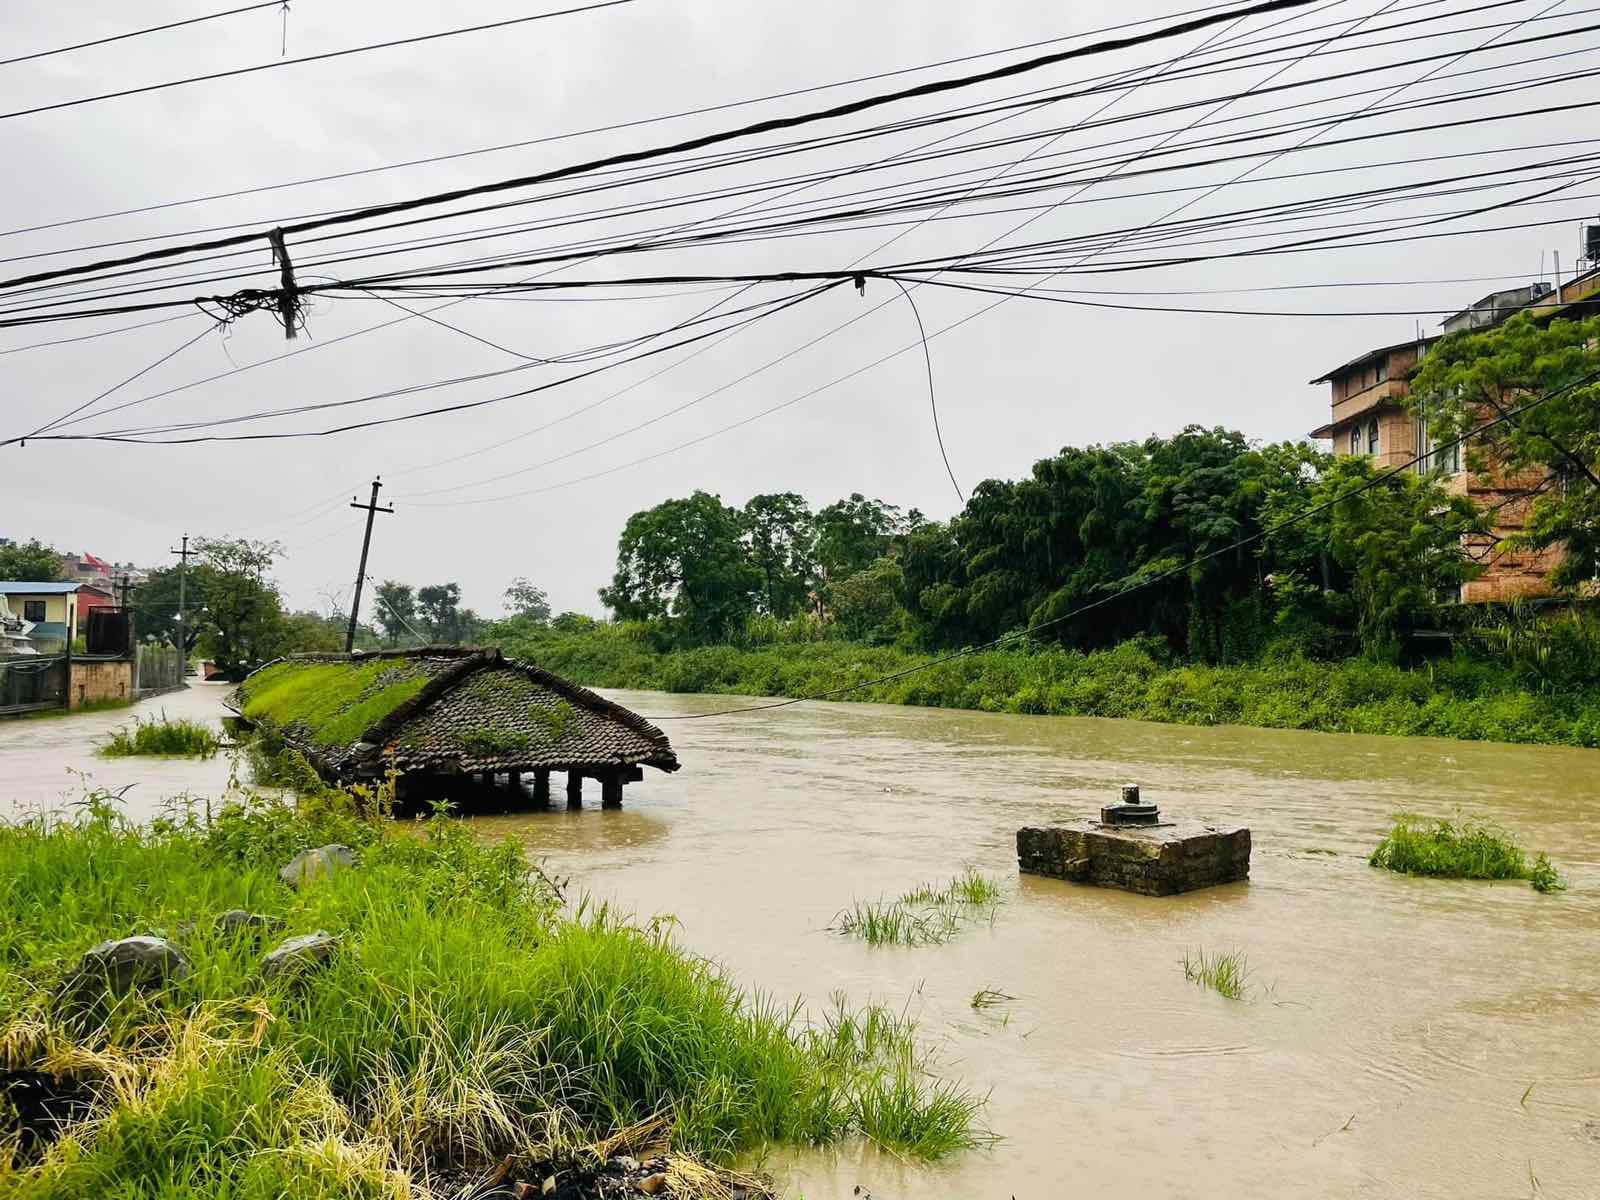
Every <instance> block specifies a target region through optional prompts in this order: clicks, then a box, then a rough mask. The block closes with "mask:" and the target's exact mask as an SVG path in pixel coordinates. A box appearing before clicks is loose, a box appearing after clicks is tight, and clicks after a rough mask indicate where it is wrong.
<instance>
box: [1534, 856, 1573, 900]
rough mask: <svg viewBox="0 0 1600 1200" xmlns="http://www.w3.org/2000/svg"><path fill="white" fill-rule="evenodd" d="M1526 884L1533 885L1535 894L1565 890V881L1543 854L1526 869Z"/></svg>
mask: <svg viewBox="0 0 1600 1200" xmlns="http://www.w3.org/2000/svg"><path fill="white" fill-rule="evenodd" d="M1528 882H1529V883H1531V884H1532V885H1533V890H1534V891H1536V892H1564V891H1566V890H1567V881H1566V880H1565V879H1563V878H1562V877H1561V875H1560V873H1559V872H1558V871H1557V870H1556V869H1555V867H1553V866H1551V865H1550V856H1549V855H1547V854H1545V853H1543V852H1542V851H1541V852H1540V854H1539V857H1538V858H1536V859H1534V860H1533V866H1532V867H1530V868H1529V869H1528Z"/></svg>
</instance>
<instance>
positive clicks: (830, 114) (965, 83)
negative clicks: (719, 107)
mask: <svg viewBox="0 0 1600 1200" xmlns="http://www.w3.org/2000/svg"><path fill="white" fill-rule="evenodd" d="M632 2H633V0H606V4H605V5H595V6H591V7H604V6H609V5H612V4H621V3H632ZM1314 2H1315V0H1259V2H1258V3H1256V4H1253V5H1250V6H1248V7H1246V8H1242V9H1236V10H1230V11H1226V12H1223V13H1213V14H1210V15H1205V16H1200V17H1195V18H1192V19H1190V20H1188V21H1183V22H1179V23H1178V24H1175V25H1169V26H1166V27H1165V28H1162V29H1157V30H1153V31H1151V32H1149V33H1144V34H1137V35H1132V36H1128V37H1120V38H1109V39H1105V40H1102V41H1098V42H1093V43H1091V44H1089V45H1087V46H1081V47H1075V48H1073V49H1068V50H1060V51H1056V52H1054V53H1052V54H1045V55H1040V56H1037V57H1035V58H1031V59H1026V60H1024V61H1022V62H1017V63H1009V64H1007V65H1005V66H1002V67H994V68H991V69H990V70H987V71H981V72H978V73H976V74H971V75H964V76H958V77H956V78H952V79H941V80H933V81H931V82H928V83H923V84H917V85H915V86H913V87H908V88H901V89H899V90H897V91H893V92H885V93H880V94H878V95H876V96H867V97H863V98H861V99H858V100H852V101H848V102H846V103H843V104H837V105H833V106H831V107H829V108H824V109H818V110H813V111H811V112H807V113H798V114H795V115H792V116H787V117H771V118H768V119H767V120H765V121H756V122H752V123H750V124H747V125H743V126H739V127H737V128H734V129H725V130H720V131H718V132H715V133H708V134H702V135H701V136H699V137H693V138H688V139H685V140H683V141H679V142H675V143H671V144H668V145H664V146H654V147H648V148H645V149H641V150H630V151H624V152H621V153H618V154H611V155H606V156H603V157H601V158H597V159H591V160H588V161H586V162H580V163H572V164H568V165H567V166H564V167H557V168H555V169H553V170H548V171H541V172H538V173H535V174H532V175H522V176H517V177H514V178H511V179H502V180H497V181H494V182H491V183H482V184H476V185H473V186H471V187H465V188H454V189H451V190H450V191H445V192H435V193H433V194H431V195H426V196H418V197H414V198H412V199H410V200H399V201H394V202H391V203H388V204H379V205H372V206H369V207H366V208H360V209H353V210H351V211H349V212H344V213H339V214H335V215H332V216H326V217H320V218H316V219H313V220H308V221H298V222H291V223H286V224H284V225H282V226H281V227H280V231H281V233H282V234H283V235H285V236H288V235H297V234H301V233H307V232H310V231H312V230H316V229H324V228H328V227H330V226H336V225H346V224H351V223H353V222H356V221H361V220H368V219H370V218H372V217H378V216H388V215H391V214H394V213H402V212H412V211H415V210H417V209H420V208H430V207H436V206H438V205H440V204H447V203H451V202H453V201H456V200H463V199H468V198H470V197H473V196H483V195H491V194H494V193H497V192H504V191H511V190H514V189H519V188H527V187H532V186H534V185H535V184H540V183H550V182H554V181H555V180H558V179H565V178H569V177H571V176H574V175H580V174H584V173H587V172H592V171H595V170H597V169H599V168H601V167H612V166H622V165H625V164H629V163H635V162H646V161H649V160H651V159H656V158H664V157H667V156H670V155H674V154H682V153H685V152H687V151H690V150H698V149H703V148H704V147H707V146H714V145H720V144H721V143H724V142H729V141H734V140H736V139H739V138H745V137H754V136H758V135H760V134H764V133H772V132H776V131H778V130H781V129H793V128H798V127H800V126H804V125H810V124H815V123H817V122H819V121H829V120H835V119H837V118H839V117H844V116H853V115H855V114H857V113H861V112H866V111H869V110H871V109H875V108H880V107H883V106H886V105H889V104H896V103H899V102H901V101H904V100H910V99H915V98H919V97H922V96H930V95H937V94H941V93H943V92H948V91H956V90H959V89H962V88H969V87H975V86H977V85H979V84H983V83H990V82H994V81H996V80H1000V79H1007V78H1011V77H1012V76H1016V75H1022V74H1027V73H1029V72H1033V71H1038V70H1042V69H1043V68H1045V67H1050V66H1056V65H1058V64H1060V63H1063V62H1068V61H1070V60H1073V59H1077V58H1084V57H1089V56H1092V55H1098V54H1106V53H1110V52H1112V51H1116V50H1123V49H1127V48H1129V47H1133V46H1140V45H1145V44H1148V43H1150V42H1155V41H1162V40H1165V39H1167V38H1172V37H1177V36H1181V35H1182V34H1185V33H1191V32H1193V31H1195V30H1198V29H1205V28H1208V27H1209V26H1211V25H1215V24H1218V23H1220V22H1223V21H1227V20H1239V19H1241V18H1243V17H1249V16H1256V15H1260V14H1264V13H1269V12H1277V11H1280V10H1283V9H1289V8H1303V7H1305V6H1306V5H1308V4H1312V3H1314ZM564 11H582V10H564ZM546 15H558V14H546ZM523 19H531V18H523ZM269 65H274V66H275V65H278V64H269ZM252 69H261V68H252ZM6 115H8V114H0V119H3V118H4V117H5V116H6ZM12 115H14V114H12ZM266 236H267V235H266V234H265V233H246V234H235V235H232V236H230V237H225V238H213V239H211V240H209V241H204V242H196V243H192V244H190V245H186V246H169V247H165V248H163V249H159V250H150V251H146V252H145V253H143V254H138V255H129V256H125V257H122V258H118V259H110V260H104V261H102V262H98V263H88V264H85V265H82V266H78V267H67V268H60V269H57V270H54V271H46V272H39V273H37V274H34V275H28V276H21V277H18V278H13V279H7V280H0V288H11V287H16V286H19V285H21V284H24V283H38V282H43V281H45V280H48V279H59V278H65V277H67V276H71V275H81V274H86V273H89V272H92V271H99V270H104V269H106V268H108V267H112V266H126V265H131V264H133V263H138V262H148V261H151V260H153V259H158V258H173V257H177V256H179V255H183V254H189V253H194V252H196V251H200V250H220V249H227V248H229V247H233V246H242V245H247V244H250V243H252V242H258V241H261V240H263V239H264V238H265V237H266Z"/></svg>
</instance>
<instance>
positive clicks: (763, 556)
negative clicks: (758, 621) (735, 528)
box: [744, 492, 817, 617]
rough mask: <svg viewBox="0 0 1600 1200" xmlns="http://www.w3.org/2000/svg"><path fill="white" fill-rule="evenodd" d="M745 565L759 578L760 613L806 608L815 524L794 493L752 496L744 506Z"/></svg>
mask: <svg viewBox="0 0 1600 1200" xmlns="http://www.w3.org/2000/svg"><path fill="white" fill-rule="evenodd" d="M744 522H745V531H746V533H745V536H746V538H747V539H748V542H749V546H750V565H751V566H753V567H755V569H756V570H757V571H758V572H760V574H761V592H760V597H759V603H760V607H761V611H762V612H765V613H767V614H769V615H771V616H774V617H792V616H793V615H794V614H795V613H797V612H799V611H800V610H801V609H802V608H804V607H805V605H806V598H807V596H808V595H809V594H810V592H811V587H812V583H813V581H814V580H815V579H816V575H817V525H816V521H815V519H814V518H813V517H812V515H811V509H810V507H809V506H808V505H807V504H806V502H805V500H804V498H802V497H801V496H798V495H796V494H795V493H794V492H774V493H770V494H767V495H761V496H752V497H751V498H750V503H748V504H746V505H745V506H744Z"/></svg>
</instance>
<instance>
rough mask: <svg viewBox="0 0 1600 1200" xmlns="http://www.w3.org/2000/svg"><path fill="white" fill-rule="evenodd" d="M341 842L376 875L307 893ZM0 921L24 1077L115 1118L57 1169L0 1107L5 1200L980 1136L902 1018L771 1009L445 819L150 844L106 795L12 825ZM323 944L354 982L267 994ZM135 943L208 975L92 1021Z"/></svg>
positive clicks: (171, 1192) (234, 825) (1, 991)
mask: <svg viewBox="0 0 1600 1200" xmlns="http://www.w3.org/2000/svg"><path fill="white" fill-rule="evenodd" d="M333 841H338V842H343V843H347V844H349V845H351V846H353V847H354V848H355V849H356V851H357V854H358V856H359V860H360V861H359V865H358V866H356V867H355V868H352V869H348V870H345V871H342V872H339V873H336V874H335V875H333V876H332V877H331V878H325V879H322V880H320V881H317V882H315V883H313V884H311V885H309V886H306V887H304V888H302V889H300V890H295V889H293V888H291V887H289V886H288V885H286V884H284V883H283V882H281V881H280V879H279V877H278V869H279V867H280V866H281V865H283V864H284V863H285V862H286V861H287V860H288V859H289V858H290V857H291V856H292V855H293V854H295V853H296V852H297V851H299V850H301V849H304V848H306V847H309V846H315V845H320V844H324V843H328V842H333ZM232 909H245V910H249V911H251V912H255V913H260V914H265V915H266V916H268V917H271V918H275V919H277V920H278V921H281V922H282V924H281V927H280V928H279V929H277V930H276V931H274V932H272V933H270V934H267V935H265V937H264V938H261V939H260V940H259V941H258V940H257V936H256V934H255V933H254V931H252V930H249V929H238V930H235V931H233V932H228V931H226V930H225V928H224V927H223V926H222V925H220V924H219V923H218V921H217V918H218V917H219V915H220V914H222V913H224V912H225V911H228V910H232ZM0 911H4V912H5V914H6V920H5V921H4V922H0V1081H3V1080H4V1079H6V1078H7V1077H8V1076H7V1073H8V1072H10V1073H15V1072H18V1071H23V1072H45V1073H47V1074H50V1075H54V1076H59V1077H60V1078H61V1079H63V1080H66V1081H73V1082H72V1086H76V1087H80V1088H88V1089H90V1092H91V1094H92V1095H93V1097H94V1109H93V1111H92V1113H91V1114H90V1116H89V1117H88V1119H86V1120H83V1121H81V1122H79V1123H76V1124H72V1125H69V1126H68V1127H67V1129H66V1131H65V1133H64V1134H63V1136H61V1137H60V1138H59V1140H56V1141H54V1143H53V1144H51V1145H50V1146H49V1147H48V1149H47V1150H45V1151H44V1153H43V1157H42V1158H41V1157H39V1154H38V1151H37V1148H35V1149H34V1151H33V1152H32V1153H31V1154H30V1155H29V1156H28V1158H27V1159H26V1160H23V1159H20V1158H18V1157H17V1155H18V1143H17V1140H16V1135H15V1122H14V1118H13V1119H12V1120H10V1121H8V1120H7V1118H6V1116H5V1114H4V1112H3V1111H0V1196H4V1197H6V1198H7V1200H13V1198H15V1200H43V1198H47V1197H48V1198H56V1197H60V1198H62V1200H66V1198H68V1197H72V1198H74V1200H75V1198H77V1197H82V1196H119V1197H129V1198H148V1200H157V1198H160V1200H169V1198H171V1200H178V1198H190V1197H195V1198H198V1197H207V1198H216V1200H220V1198H222V1197H226V1198H228V1200H268V1198H269V1197H270V1198H272V1200H277V1198H278V1197H281V1196H294V1197H296V1200H305V1198H317V1197H376V1196H394V1197H398V1196H411V1195H424V1194H427V1189H428V1188H429V1187H430V1186H433V1187H437V1186H440V1184H441V1181H443V1180H452V1181H454V1182H455V1183H459V1182H460V1181H461V1180H462V1179H463V1178H470V1177H473V1176H474V1175H475V1174H477V1173H479V1172H485V1171H487V1169H488V1168H490V1167H491V1166H493V1165H494V1164H495V1163H496V1162H498V1161H500V1156H502V1155H507V1154H513V1155H522V1156H537V1155H544V1156H546V1161H555V1160H557V1159H560V1158H561V1156H563V1155H567V1156H572V1155H581V1153H582V1151H580V1150H578V1149H577V1148H579V1147H582V1146H586V1145H591V1144H593V1143H594V1142H595V1141H596V1140H597V1139H602V1138H606V1137H609V1136H611V1135H613V1134H616V1133H618V1132H619V1131H625V1130H627V1129H629V1128H630V1127H634V1126H639V1125H640V1123H642V1122H643V1123H652V1122H653V1123H654V1127H655V1129H656V1130H657V1131H658V1135H660V1136H667V1137H670V1142H671V1145H672V1147H673V1148H674V1149H675V1151H677V1152H679V1153H687V1154H690V1155H698V1156H701V1157H702V1158H704V1159H708V1160H711V1161H714V1162H727V1161H730V1160H731V1159H733V1158H734V1157H735V1156H736V1155H738V1154H740V1153H742V1152H746V1151H751V1150H754V1149H757V1148H759V1147H761V1146H763V1145H765V1144H767V1143H769V1142H788V1143H829V1142H834V1141H837V1140H839V1139H843V1138H850V1137H865V1138H870V1139H872V1140H874V1141H876V1142H879V1143H881V1144H883V1145H885V1146H887V1147H891V1148H893V1149H894V1150H896V1151H898V1152H902V1153H907V1154H911V1155H916V1156H926V1157H936V1156H938V1155H941V1154H944V1153H947V1152H950V1151H954V1150H958V1149H961V1148H964V1147H967V1146H970V1145H973V1144H975V1143H976V1142H978V1141H980V1140H982V1134H981V1133H980V1132H979V1131H978V1127H977V1124H976V1122H977V1118H978V1114H979V1111H980V1109H981V1101H980V1100H978V1099H977V1098H976V1097H974V1096H973V1095H971V1094H970V1093H968V1092H966V1091H964V1090H962V1089H961V1088H960V1087H959V1086H958V1085H955V1084H951V1083H948V1082H945V1081H942V1080H940V1079H939V1078H937V1077H936V1076H935V1075H933V1074H932V1073H931V1071H930V1062H929V1060H928V1058H927V1056H926V1053H925V1051H924V1050H922V1049H921V1048H920V1046H919V1044H918V1042H917V1040H916V1038H915V1036H914V1034H913V1031H912V1028H911V1026H910V1025H909V1024H908V1023H907V1022H906V1021H905V1020H903V1019H901V1018H900V1017H899V1016H897V1015H896V1014H894V1013H892V1012H890V1011H887V1010H883V1009H879V1008H867V1009H862V1010H859V1011H848V1010H846V1009H845V1008H844V1007H843V1005H842V1003H841V1005H840V1006H839V1007H838V1008H837V1009H835V1010H832V1011H829V1012H827V1013H825V1014H822V1015H821V1016H820V1017H819V1018H818V1019H817V1020H816V1021H814V1022H813V1021H811V1020H808V1019H807V1018H806V1016H805V1015H804V1014H802V1013H801V1012H800V1011H799V1010H798V1009H797V1008H795V1007H790V1006H786V1005H783V1004H780V1003H776V1002H774V1001H773V1000H772V999H771V998H767V997H761V996H757V995H751V994H748V993H745V992H743V991H741V990H740V989H739V988H738V987H737V986H736V985H735V984H734V983H733V982H732V981H731V980H730V979H729V978H728V977H727V975H726V974H725V973H724V972H723V971H722V970H721V969H720V968H719V967H717V966H716V965H714V964H713V963H711V962H708V961H706V960H703V959H700V958H697V957H695V956H693V955H691V954H689V953H687V952H686V951H684V950H682V949H681V948H679V947H678V946H676V945H675V944H674V943H673V942H672V941H671V940H670V938H669V937H668V936H667V935H666V934H665V933H664V932H662V930H661V929H660V928H658V927H656V926H655V925H652V924H646V925H639V924H635V923H634V922H632V921H630V920H628V919H625V918H624V917H622V916H619V915H618V914H617V913H615V912H611V911H608V910H607V909H606V908H604V907H603V906H594V905H592V904H586V903H578V904H576V905H573V904H570V903H567V902H565V901H563V900H562V898H561V897H560V896H559V894H558V891H557V889H556V887H555V885H554V884H552V883H550V882H549V881H548V880H546V879H545V878H544V877H543V876H542V875H540V874H538V873H537V872H534V871H531V870H530V868H529V866H528V864H527V862H526V860H525V859H524V857H523V855H522V853H521V851H520V849H519V848H518V847H517V846H516V845H515V844H514V843H511V842H506V843H503V844H501V845H498V846H495V847H492V848H491V847H486V846H483V845H481V844H479V843H478V842H476V841H474V840H473V838H472V836H471V835H470V833H469V832H468V830H467V829H466V828H465V827H463V826H461V825H458V824H457V823H455V822H452V821H448V820H444V819H439V820H434V821H431V822H426V823H421V824H402V825H394V824H392V823H374V822H369V821H363V820H360V819H357V818H355V817H352V816H349V815H346V814H344V813H343V812H341V811H340V810H339V809H337V808H336V807H333V806H330V805H327V804H326V803H319V804H316V805H302V806H301V808H299V809H291V808H287V807H284V806H281V805H272V804H268V803H266V802H263V801H261V800H259V799H257V800H252V801H251V802H250V803H248V804H247V805H244V806H238V805H234V806H229V807H226V808H224V810H223V811H222V812H220V813H219V814H217V815H216V816H215V817H214V818H212V819H209V820H208V819H205V818H202V817H200V816H198V815H196V814H194V813H193V812H189V813H186V814H182V815H179V816H176V817H174V818H172V819H168V820H164V821H161V822H158V823H157V824H156V825H155V826H153V827H150V828H135V827H132V826H130V825H127V824H125V823H123V822H122V821H121V820H119V819H118V818H117V816H116V815H115V813H114V811H113V810H112V808H111V807H110V805H109V803H108V802H107V801H106V800H105V798H104V797H91V798H90V801H89V802H88V803H87V804H86V805H85V806H83V807H82V809H81V810H80V812H79V815H78V816H77V817H76V818H74V819H72V820H64V821H60V822H55V823H49V822H46V821H45V820H43V819H35V820H30V821H26V822H23V823H21V824H16V825H0ZM318 930H323V931H327V932H329V933H332V934H334V935H336V936H337V937H338V939H339V948H338V951H337V953H336V954H335V956H334V958H333V959H332V961H331V962H330V963H328V964H327V965H325V966H323V967H321V968H319V969H314V970H312V971H309V972H306V973H303V974H300V975H289V976H282V977H271V978H269V977H265V976H264V975H263V972H262V970H261V966H260V963H261V955H262V951H263V949H265V948H266V947H268V946H271V945H272V944H274V943H275V942H277V941H278V940H279V939H280V938H282V937H287V936H290V935H296V934H303V933H308V932H312V931H318ZM132 934H164V935H165V936H167V937H169V938H171V939H173V940H174V941H175V942H177V943H178V944H179V945H180V947H181V948H182V950H183V952H184V953H185V954H186V955H187V956H188V957H189V959H190V961H191V963H192V967H193V969H192V971H191V972H190V973H189V974H188V975H187V977H185V978H182V979H179V980H174V981H170V982H168V983H167V984H165V985H164V986H163V987H161V988H160V989H159V990H155V991H152V992H148V993H141V992H139V991H133V992H129V993H127V994H126V995H125V996H123V997H122V998H120V999H117V1000H115V1001H107V1000H105V999H103V998H102V999H101V1000H100V1001H99V1002H97V1004H96V1005H95V1006H93V1007H92V1008H90V1009H82V1008H79V1007H76V1006H75V1005H73V1004H71V1003H68V1002H67V1001H65V1000H63V999H61V997H62V996H63V995H66V994H70V989H66V990H64V989H63V986H62V985H63V983H64V981H65V980H67V979H68V978H69V977H70V973H71V972H72V970H73V969H74V967H75V965H76V964H77V962H78V959H79V956H80V955H81V954H82V953H83V952H84V950H86V949H87V948H88V947H89V946H91V945H93V944H94V943H96V942H98V941H100V940H102V939H110V938H118V937H124V936H128V935H132ZM10 1077H12V1078H15V1075H14V1074H13V1075H12V1076H10ZM33 1077H34V1078H37V1076H33ZM3 1108H4V1100H3V1092H0V1110H3ZM8 1125H9V1126H11V1128H10V1129H9V1131H8V1129H7V1126H8ZM635 1152H637V1151H635ZM569 1161H575V1160H572V1159H570V1158H569ZM669 1184H670V1180H669ZM535 1186H536V1188H537V1182H536V1184H535ZM563 1194H565V1193H563ZM676 1194H680V1195H681V1194H684V1193H683V1192H681V1191H680V1192H678V1193H676ZM696 1194H698V1193H696Z"/></svg>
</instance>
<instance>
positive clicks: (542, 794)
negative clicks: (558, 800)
mask: <svg viewBox="0 0 1600 1200" xmlns="http://www.w3.org/2000/svg"><path fill="white" fill-rule="evenodd" d="M533 806H534V807H535V808H549V807H550V772H549V771H535V772H534V773H533Z"/></svg>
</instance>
